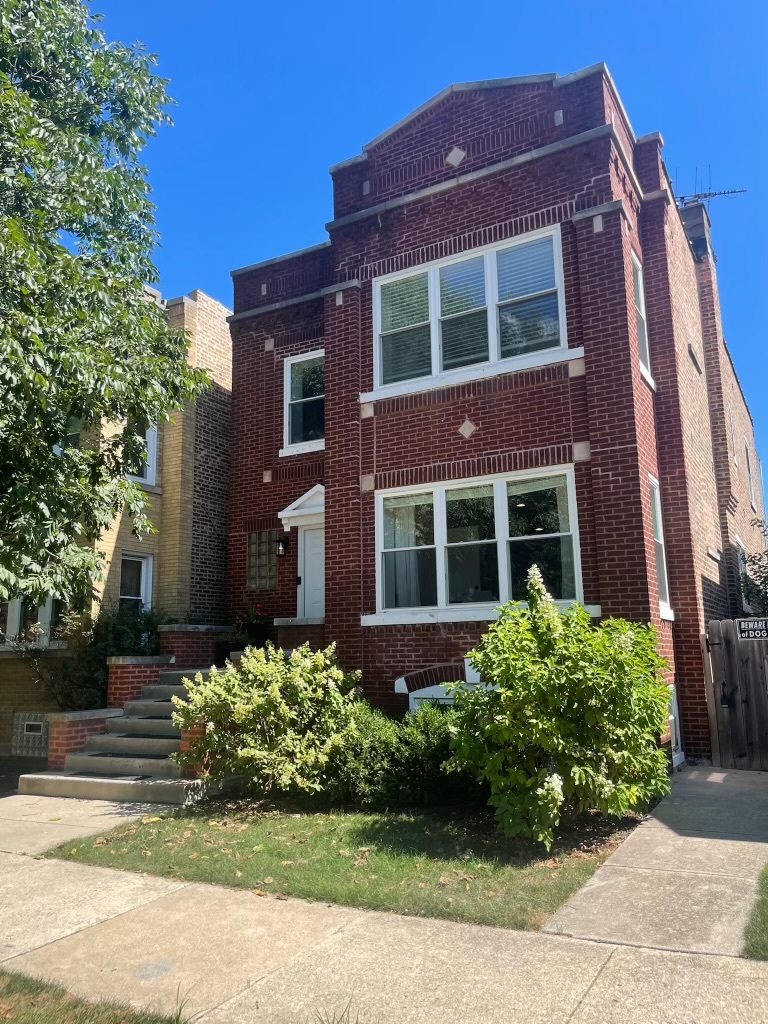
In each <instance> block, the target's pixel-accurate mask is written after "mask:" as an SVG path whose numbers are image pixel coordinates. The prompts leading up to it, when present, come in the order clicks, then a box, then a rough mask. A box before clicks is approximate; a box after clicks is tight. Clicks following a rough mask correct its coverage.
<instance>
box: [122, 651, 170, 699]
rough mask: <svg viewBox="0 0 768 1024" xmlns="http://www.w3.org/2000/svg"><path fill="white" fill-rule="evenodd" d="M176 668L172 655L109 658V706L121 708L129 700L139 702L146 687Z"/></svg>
mask: <svg viewBox="0 0 768 1024" xmlns="http://www.w3.org/2000/svg"><path fill="white" fill-rule="evenodd" d="M175 667H176V665H175V662H174V658H173V656H172V655H162V654H161V655H153V656H150V657H138V656H137V657H132V656H123V657H115V658H107V671H108V673H109V675H108V681H107V705H108V707H110V708H121V707H123V705H124V704H126V703H127V702H128V701H129V700H139V699H140V698H141V691H142V690H143V689H144V687H145V686H151V685H152V684H153V683H156V682H157V680H158V678H159V676H160V673H161V672H168V671H169V670H172V669H174V668H175Z"/></svg>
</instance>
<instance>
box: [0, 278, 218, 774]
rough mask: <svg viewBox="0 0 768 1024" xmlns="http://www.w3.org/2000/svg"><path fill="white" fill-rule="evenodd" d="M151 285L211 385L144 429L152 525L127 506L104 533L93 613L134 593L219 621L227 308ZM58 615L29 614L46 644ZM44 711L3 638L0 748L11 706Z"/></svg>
mask: <svg viewBox="0 0 768 1024" xmlns="http://www.w3.org/2000/svg"><path fill="white" fill-rule="evenodd" d="M150 294H151V297H152V299H153V300H154V301H156V302H158V303H160V304H162V305H163V306H164V307H165V309H166V310H167V312H168V317H169V319H170V321H171V323H172V324H173V325H174V326H176V327H180V328H183V329H185V330H186V331H187V333H188V335H189V339H190V344H189V355H188V359H189V362H190V364H191V365H192V366H198V367H203V368H204V369H206V370H208V372H209V374H210V376H211V379H212V387H211V388H210V390H208V391H207V392H206V393H205V394H204V395H203V396H202V397H201V398H199V399H198V401H197V402H196V403H193V404H190V405H188V406H187V407H186V408H185V409H183V410H182V411H180V412H176V413H175V414H174V415H173V417H172V419H171V421H169V422H166V423H160V424H158V426H157V428H150V429H149V430H148V431H147V449H148V457H147V461H146V464H145V465H144V467H143V468H142V472H141V473H140V474H139V475H138V476H137V477H136V478H135V479H136V480H137V482H138V483H139V484H140V486H141V487H142V488H143V490H144V491H145V492H146V494H147V497H148V501H149V509H148V515H149V518H150V520H151V522H152V524H153V526H154V528H155V530H156V532H155V533H152V534H148V535H146V536H144V537H142V538H141V540H138V539H137V538H136V537H134V536H133V534H132V532H131V517H130V516H129V515H128V514H127V513H125V514H123V515H122V516H121V517H120V518H119V519H118V520H116V522H115V523H114V524H113V526H112V527H111V529H109V530H108V531H107V532H106V533H105V534H104V535H103V536H102V537H101V539H100V541H99V547H100V548H101V550H103V552H104V554H105V556H106V566H105V575H104V580H103V583H102V584H101V585H100V586H99V587H98V588H97V598H96V600H94V603H93V613H94V614H96V613H97V612H98V610H99V607H101V606H103V607H105V608H116V607H118V606H119V604H120V603H121V602H123V603H126V602H129V601H131V600H135V601H137V602H138V601H141V602H142V603H143V604H144V605H147V606H151V607H153V608H157V609H158V610H159V611H161V612H162V613H163V614H164V615H165V616H167V617H168V618H169V619H171V620H173V621H176V622H198V623H206V624H207V623H213V624H221V623H223V622H224V621H225V617H226V605H225V590H224V587H225V577H224V574H225V566H226V510H227V502H228V476H229V420H230V403H231V392H232V354H231V352H232V350H231V342H230V336H229V327H228V324H227V319H226V318H227V316H229V314H230V310H228V309H227V308H226V307H225V306H223V305H222V304H221V303H220V302H217V301H216V300H215V299H212V298H211V297H210V296H209V295H206V294H205V293H204V292H201V291H199V290H195V291H193V292H190V293H189V295H182V296H179V297H178V298H175V299H169V300H167V301H165V302H163V300H162V298H161V297H160V294H159V293H157V292H154V291H153V290H151V291H150ZM56 614H57V610H56V607H55V603H53V602H49V603H48V605H46V606H45V607H43V608H40V609H37V610H36V612H33V613H32V619H35V618H36V619H37V621H38V622H39V623H40V626H41V628H42V630H43V631H44V634H45V635H44V637H43V640H42V642H43V643H44V644H47V643H48V642H49V639H50V636H51V633H52V631H53V630H54V628H55V619H56ZM23 618H24V613H23V611H22V608H21V606H20V603H19V602H11V603H10V605H7V606H6V605H0V631H2V632H3V633H4V634H5V635H7V636H13V635H15V634H16V633H18V632H19V630H20V629H21V628H22V626H23V622H22V619H23ZM29 621H30V619H29V617H27V622H29ZM47 710H54V707H53V706H52V705H51V703H50V702H49V701H47V700H46V697H45V694H44V693H43V692H42V687H41V685H40V684H39V683H37V682H35V673H34V670H33V668H32V666H31V665H30V664H29V663H26V662H24V661H23V660H22V659H20V658H19V657H18V656H17V655H16V654H15V653H14V651H13V650H12V648H11V647H10V645H5V646H2V645H0V755H2V754H4V753H8V752H10V750H11V747H12V736H13V721H14V715H15V714H17V713H19V712H43V711H47ZM17 725H18V723H17ZM17 746H18V744H17Z"/></svg>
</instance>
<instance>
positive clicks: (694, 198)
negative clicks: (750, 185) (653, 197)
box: [677, 188, 747, 206]
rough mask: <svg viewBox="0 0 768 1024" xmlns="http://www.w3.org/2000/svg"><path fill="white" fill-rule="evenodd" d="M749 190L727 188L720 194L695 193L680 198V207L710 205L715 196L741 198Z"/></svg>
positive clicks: (678, 202)
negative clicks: (705, 203)
mask: <svg viewBox="0 0 768 1024" xmlns="http://www.w3.org/2000/svg"><path fill="white" fill-rule="evenodd" d="M746 191H747V190H746V189H745V188H726V189H721V190H720V191H719V192H693V193H692V194H691V195H689V196H678V197H677V205H678V206H693V205H694V204H695V203H703V202H705V201H706V202H707V203H709V200H710V199H714V198H715V196H740V195H742V194H743V193H744V192H746Z"/></svg>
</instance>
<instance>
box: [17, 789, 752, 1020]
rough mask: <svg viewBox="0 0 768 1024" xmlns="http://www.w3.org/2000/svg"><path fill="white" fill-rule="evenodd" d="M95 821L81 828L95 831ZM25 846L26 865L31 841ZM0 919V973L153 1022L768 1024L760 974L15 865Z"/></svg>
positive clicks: (727, 964) (722, 964)
mask: <svg viewBox="0 0 768 1024" xmlns="http://www.w3.org/2000/svg"><path fill="white" fill-rule="evenodd" d="M14 799H16V798H14ZM24 799H30V798H24ZM35 799H36V800H38V801H40V800H45V798H35ZM4 803H5V802H4V801H0V821H3V820H4V821H12V820H17V821H19V822H20V823H22V824H25V825H29V824H30V822H29V820H28V816H29V814H31V813H34V814H35V817H36V818H40V819H45V818H46V805H45V804H44V803H39V804H38V806H37V807H36V809H35V810H34V811H33V809H32V808H30V807H29V806H27V807H26V817H25V816H23V815H22V816H17V818H16V819H13V818H9V817H8V815H9V814H11V813H14V814H17V815H21V810H22V807H21V805H20V804H19V803H18V800H17V802H16V804H14V805H12V807H11V808H10V809H6V808H5V807H4ZM54 803H56V804H59V803H63V804H72V805H75V804H79V803H80V802H79V801H61V802H60V801H51V803H50V805H49V806H50V810H54V808H53V804H54ZM56 810H58V811H59V814H53V815H49V817H54V818H58V819H59V820H61V821H64V820H65V819H66V822H67V824H64V825H63V826H62V827H64V828H79V829H83V830H85V829H87V828H88V825H87V823H86V819H87V817H88V815H87V807H86V808H83V807H73V808H72V810H71V813H67V808H66V807H57V808H56ZM126 810H127V808H122V809H120V808H113V809H112V813H113V814H115V815H122V813H124V812H125V811H126ZM131 810H133V809H131ZM62 811H63V812H64V814H63V815H62V814H61V812H62ZM105 814H109V811H108V809H105V808H96V809H94V812H93V818H94V822H95V821H98V822H99V825H100V827H101V828H104V827H105V825H104V824H103V823H102V822H103V817H104V815H105ZM121 820H122V819H121ZM659 820H660V819H659ZM34 823H35V822H34V821H33V822H32V824H34ZM37 823H38V824H40V825H42V826H43V827H47V825H49V824H50V822H47V821H46V820H42V821H40V822H37ZM113 823H114V820H112V821H110V822H109V823H108V824H113ZM652 827H658V828H661V827H662V826H661V823H660V824H659V826H652ZM93 830H94V829H93V828H91V831H93ZM31 842H32V846H33V847H34V849H39V846H40V843H41V842H42V837H41V835H39V834H38V835H33V836H32V837H31ZM18 845H22V843H21V840H20V841H19V843H18ZM0 908H1V909H0V965H1V966H2V967H3V968H4V969H6V970H11V971H20V972H22V973H25V974H31V975H35V976H39V977H43V978H46V979H48V980H52V981H57V982H59V983H61V984H64V985H65V986H66V987H67V988H68V989H70V990H71V991H73V992H75V993H77V994H78V995H82V996H84V997H86V998H88V999H93V1000H99V999H116V1000H119V1001H123V1002H128V1003H131V1004H133V1005H134V1006H137V1007H146V1008H151V1009H154V1010H161V1011H165V1012H169V1011H172V1010H173V1009H174V1007H175V1006H176V1003H177V998H178V996H179V995H181V996H182V997H187V999H188V1002H187V1005H186V1008H185V1012H186V1014H187V1015H188V1017H189V1018H190V1019H194V1020H195V1021H201V1022H202V1021H204V1022H206V1024H256V1022H259V1024H312V1022H314V1021H315V1019H316V1018H315V1015H316V1014H317V1013H329V1014H330V1013H333V1012H336V1013H339V1012H341V1011H342V1010H343V1009H344V1007H345V1006H347V1004H348V1003H351V1006H352V1009H353V1019H354V1015H355V1014H356V1013H359V1020H360V1024H417V1022H418V1024H501V1022H504V1024H567V1022H568V1024H683V1022H685V1024H688V1022H695V1024H723V1022H724V1021H728V1022H729V1024H747V1022H750V1024H752V1022H755V1021H761V1020H768V964H758V963H752V962H749V961H745V960H740V959H736V958H734V957H726V956H711V955H691V954H685V953H672V952H660V951H658V950H654V949H642V948H631V947H630V946H621V945H616V944H614V943H609V942H604V941H601V942H593V941H583V940H576V939H572V938H564V937H562V936H559V935H552V934H542V933H538V934H534V933H525V932H512V931H504V930H501V929H494V928H487V927H479V926H475V925H462V924H452V923H450V922H446V921H437V920H428V919H420V918H408V917H398V916H396V915H392V914H378V913H372V912H367V911H361V910H353V909H348V908H344V907H336V906H327V905H324V904H317V903H316V904H309V903H305V902H303V901H301V900H288V899H279V898H273V897H261V896H257V895H255V894H254V893H252V892H249V891H244V890H233V889H227V888H224V887H220V886H209V885H197V884H191V883H185V882H177V881H171V880H168V879H161V878H152V877H149V876H144V875H137V874H132V873H128V872H121V871H115V870H111V869H109V868H97V867H90V866H87V865H80V864H74V863H67V862H64V861H55V860H51V861H49V860H40V859H35V858H34V857H31V856H29V855H25V854H23V853H21V852H16V853H0Z"/></svg>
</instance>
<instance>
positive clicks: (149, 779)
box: [19, 668, 212, 805]
mask: <svg viewBox="0 0 768 1024" xmlns="http://www.w3.org/2000/svg"><path fill="white" fill-rule="evenodd" d="M198 671H200V672H202V673H203V674H205V673H207V671H208V669H192V668H190V669H187V670H185V671H179V670H171V671H168V670H166V671H160V672H157V673H156V675H155V677H154V681H153V682H152V683H147V684H146V685H144V686H143V687H142V689H141V692H140V693H135V694H133V696H134V697H135V699H133V700H128V701H127V702H126V703H125V705H124V707H123V712H122V714H121V713H120V712H119V711H118V710H115V709H102V710H100V711H95V712H76V713H74V714H73V715H55V716H52V717H54V718H56V720H57V721H56V722H55V723H54V722H52V723H51V724H52V727H53V726H54V725H55V726H56V727H57V728H58V733H57V736H58V737H59V738H58V740H57V745H56V750H55V759H54V764H53V766H52V770H49V771H47V772H41V773H39V774H34V775H22V776H21V778H20V779H19V793H30V794H36V795H38V796H63V797H79V798H80V799H91V800H125V801H130V802H141V803H161V804H178V805H186V804H190V803H195V802H196V801H198V800H200V799H202V798H203V797H204V796H206V795H210V794H211V792H212V791H211V788H210V786H209V785H208V784H207V783H205V782H204V781H203V780H202V779H199V778H182V769H181V767H180V765H178V764H176V762H175V761H172V760H171V759H170V755H171V754H172V753H175V752H176V751H178V750H180V749H181V747H182V744H184V745H185V746H186V745H187V743H188V740H187V738H186V736H184V737H182V735H181V734H180V732H179V730H178V729H177V728H176V726H175V725H174V724H173V722H172V720H171V716H172V714H173V703H172V701H171V697H172V696H179V697H185V696H186V693H187V690H186V687H185V686H184V685H183V683H182V679H183V677H184V676H191V675H195V674H196V673H197V672H198ZM81 719H82V721H81ZM59 720H60V721H59Z"/></svg>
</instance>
